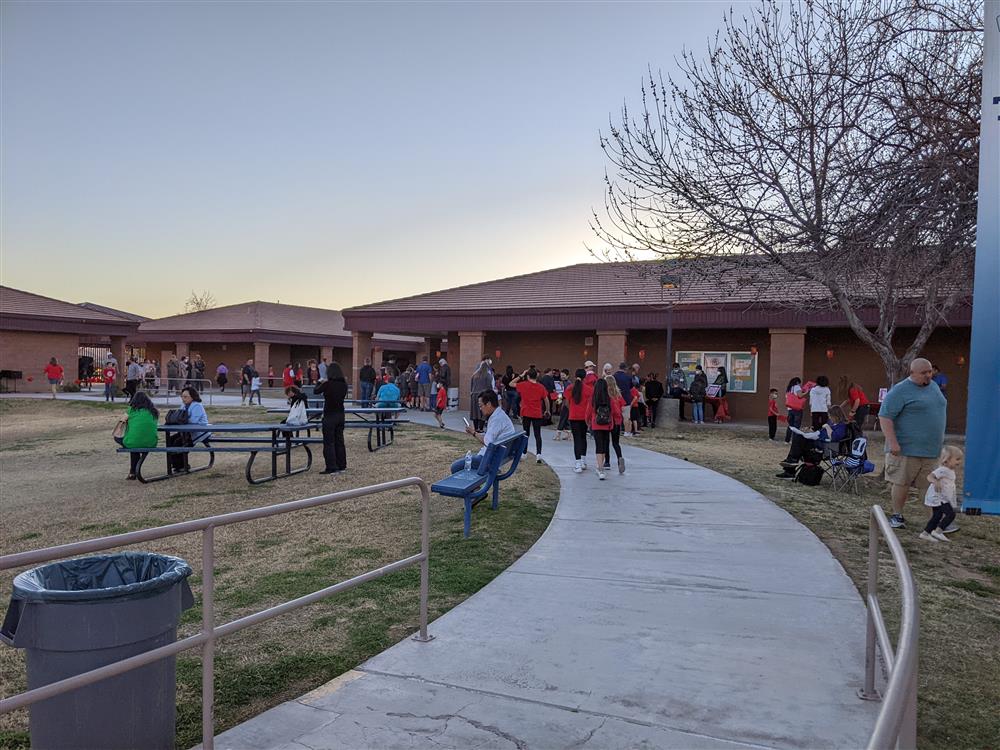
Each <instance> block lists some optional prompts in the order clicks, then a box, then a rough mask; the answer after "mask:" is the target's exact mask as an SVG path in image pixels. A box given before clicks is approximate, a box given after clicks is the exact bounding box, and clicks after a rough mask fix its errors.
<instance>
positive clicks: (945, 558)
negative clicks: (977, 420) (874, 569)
mask: <svg viewBox="0 0 1000 750" xmlns="http://www.w3.org/2000/svg"><path fill="white" fill-rule="evenodd" d="M675 408H676V407H675V406H674V404H673V402H667V409H666V415H667V416H666V419H665V420H663V419H661V424H660V426H659V427H658V428H657V429H655V430H644V431H643V432H642V433H641V434H640V435H639V436H637V437H634V438H625V439H624V442H625V443H626V444H627V445H628V444H631V445H639V446H642V447H644V448H649V449H651V450H658V451H661V452H663V453H668V454H670V455H672V456H676V457H678V458H683V459H685V460H688V461H692V462H694V463H698V464H701V465H703V466H706V467H708V468H710V469H715V470H716V471H719V472H721V473H723V474H727V475H729V476H731V477H734V478H735V479H738V480H740V481H741V482H744V483H745V484H747V485H749V486H750V487H753V488H754V489H755V490H757V491H758V492H760V493H761V494H763V495H765V496H766V497H768V498H770V499H771V500H772V501H774V502H775V503H777V504H778V505H779V506H781V507H782V508H784V509H785V510H787V511H788V512H789V513H791V514H792V515H793V516H795V517H796V518H797V519H798V520H799V521H801V522H802V523H804V524H805V525H806V526H808V527H809V528H810V529H811V530H812V531H813V532H814V533H815V534H816V535H817V536H818V537H819V538H820V539H822V540H823V542H824V543H826V545H827V546H828V547H829V548H830V549H831V551H832V552H833V553H834V555H835V556H836V557H837V559H838V560H839V561H840V562H841V564H842V565H843V566H844V568H845V569H846V570H847V573H848V574H849V575H850V576H851V579H852V580H853V581H854V583H855V584H856V585H857V587H858V590H859V592H864V591H865V590H866V586H867V571H868V567H867V560H868V557H867V555H868V515H869V512H870V508H871V506H872V505H873V504H881V506H882V507H883V509H885V510H886V511H887V512H889V511H890V504H889V492H888V487H887V485H886V483H885V482H884V481H883V480H882V476H881V471H882V467H883V460H882V456H883V453H884V447H883V440H882V435H881V433H879V432H874V431H872V432H869V433H868V435H867V436H868V438H869V441H870V443H869V456H870V457H871V458H872V460H873V461H874V463H875V464H876V466H877V470H876V472H875V473H873V474H868V475H866V476H865V477H864V478H863V480H862V481H863V496H862V497H857V496H855V495H851V494H845V493H841V492H834V491H833V490H832V488H831V486H830V485H829V480H824V483H823V484H822V485H821V486H819V487H807V486H804V485H801V484H795V483H792V482H789V481H786V480H781V479H777V478H776V477H775V474H777V473H778V471H780V467H779V466H778V462H779V461H781V460H782V459H783V458H784V457H785V455H786V452H787V450H788V446H787V445H786V444H785V443H784V442H778V443H772V442H769V441H768V439H767V425H766V423H764V424H762V425H761V426H760V427H747V426H744V425H732V424H727V425H713V424H705V425H693V424H691V423H689V422H685V423H678V422H677V421H676V420H675V419H673V418H671V417H672V415H673V414H674V413H675V412H674V409H675ZM783 430H784V426H783V425H782V426H781V430H780V431H779V440H780V439H782V438H783V434H784V433H783ZM948 442H950V443H954V444H956V445H961V441H960V440H949V441H948ZM626 450H627V446H626ZM958 485H959V487H958V489H959V496H961V491H962V490H961V486H962V473H961V472H959V476H958ZM905 516H906V519H907V528H906V529H905V530H903V531H899V532H897V534H898V538H899V540H900V541H901V542H902V544H903V548H904V550H905V551H906V555H907V558H908V559H909V562H910V565H911V567H912V569H913V572H914V575H915V577H916V580H917V589H918V592H919V596H920V617H921V622H920V667H919V670H920V677H919V679H920V687H919V707H918V732H919V744H920V747H921V748H941V749H942V750H944V749H945V748H948V749H953V748H1000V517H997V516H965V515H959V516H958V518H957V519H956V522H957V523H958V524H959V526H961V530H960V531H958V532H957V533H955V534H952V535H950V536H951V540H952V541H951V542H950V543H948V544H945V543H943V542H941V543H937V544H934V543H929V542H924V541H921V540H920V539H918V538H917V535H918V534H919V533H920V531H921V530H922V529H923V526H924V524H925V523H926V522H927V518H928V517H929V512H928V509H927V508H926V507H924V506H923V498H919V499H918V498H916V496H915V495H914V496H913V497H911V499H910V501H909V502H908V504H907V507H906V511H905ZM883 549H885V548H884V547H883ZM776 574H777V575H780V571H776ZM897 580H898V576H897V574H896V571H895V569H894V567H893V564H892V562H891V557H890V556H889V554H888V552H884V553H883V555H882V557H881V559H880V567H879V582H880V601H881V605H882V611H883V613H884V614H885V617H886V621H887V624H888V625H889V628H890V632H891V633H896V632H897V628H898V621H899V617H898V615H899V598H898V595H899V591H898V587H897V585H896V582H897ZM859 627H860V626H859ZM859 632H862V631H861V630H859ZM893 637H894V639H895V636H893Z"/></svg>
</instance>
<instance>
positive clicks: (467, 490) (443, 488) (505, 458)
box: [431, 432, 528, 538]
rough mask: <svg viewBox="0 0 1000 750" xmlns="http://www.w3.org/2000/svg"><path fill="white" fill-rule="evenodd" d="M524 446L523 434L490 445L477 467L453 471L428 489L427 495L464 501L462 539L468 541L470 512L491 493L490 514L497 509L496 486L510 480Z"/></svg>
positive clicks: (525, 443)
mask: <svg viewBox="0 0 1000 750" xmlns="http://www.w3.org/2000/svg"><path fill="white" fill-rule="evenodd" d="M527 445H528V436H527V435H525V434H524V433H523V432H521V433H518V434H517V435H514V436H513V437H509V438H507V439H506V440H503V441H501V442H499V443H490V445H489V446H487V448H486V453H485V454H484V455H483V459H482V461H480V462H479V467H478V468H476V469H472V470H470V471H465V470H464V469H463V470H461V471H456V472H455V473H454V474H452V475H451V476H450V477H445V478H444V479H442V480H441V481H440V482H435V483H434V484H433V485H431V491H432V492H436V493H438V494H439V495H444V496H445V497H460V498H462V499H463V500H464V501H465V521H464V524H463V535H464V536H465V537H466V538H468V536H469V527H470V525H471V523H472V508H473V507H474V506H475V505H476V504H477V503H478V502H479V501H480V500H482V499H483V498H484V497H486V495H488V494H489V492H490V490H491V489H492V490H493V504H492V508H493V510H496V509H497V508H499V507H500V482H502V481H503V480H504V479H508V478H509V477H511V476H513V474H514V472H515V471H517V467H518V464H520V463H521V456H522V455H524V449H525V447H526V446H527Z"/></svg>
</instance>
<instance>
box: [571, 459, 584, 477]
mask: <svg viewBox="0 0 1000 750" xmlns="http://www.w3.org/2000/svg"><path fill="white" fill-rule="evenodd" d="M573 471H574V473H576V474H582V473H583V462H582V461H579V460H577V462H576V463H575V464H574V465H573Z"/></svg>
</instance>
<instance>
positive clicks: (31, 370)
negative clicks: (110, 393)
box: [0, 331, 80, 392]
mask: <svg viewBox="0 0 1000 750" xmlns="http://www.w3.org/2000/svg"><path fill="white" fill-rule="evenodd" d="M79 347H80V337H79V336H77V335H76V334H65V333H31V332H27V331H0V370H21V372H23V373H24V379H23V380H20V381H18V383H17V390H18V391H29V392H41V391H47V390H48V389H49V381H48V380H47V379H46V377H45V373H44V372H43V369H42V368H44V367H45V365H47V364H48V362H49V358H50V357H55V358H56V359H57V360H59V364H61V365H62V366H63V367H64V368H66V375H65V380H66V382H68V383H72V382H73V381H74V380H76V377H77V374H78V359H77V358H78V356H79V355H78V351H79ZM29 377H30V378H31V379H32V382H30V383H29V382H28V378H29ZM4 385H5V387H6V386H7V385H8V384H7V383H5V384H4Z"/></svg>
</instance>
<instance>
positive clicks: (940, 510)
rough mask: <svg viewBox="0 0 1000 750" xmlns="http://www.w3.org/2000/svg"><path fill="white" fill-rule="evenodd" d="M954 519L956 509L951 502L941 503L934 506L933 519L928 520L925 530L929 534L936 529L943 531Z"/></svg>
mask: <svg viewBox="0 0 1000 750" xmlns="http://www.w3.org/2000/svg"><path fill="white" fill-rule="evenodd" d="M954 520H955V509H954V508H952V507H951V503H941V504H940V505H938V506H936V507H935V508H934V513H933V514H932V515H931V520H930V521H928V522H927V525H926V526H925V527H924V531H926V532H927V533H928V534H930V533H931V532H932V531H934V529H941V531H944V530H945V529H947V528H948V527H949V526H950V525H951V522H952V521H954Z"/></svg>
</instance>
